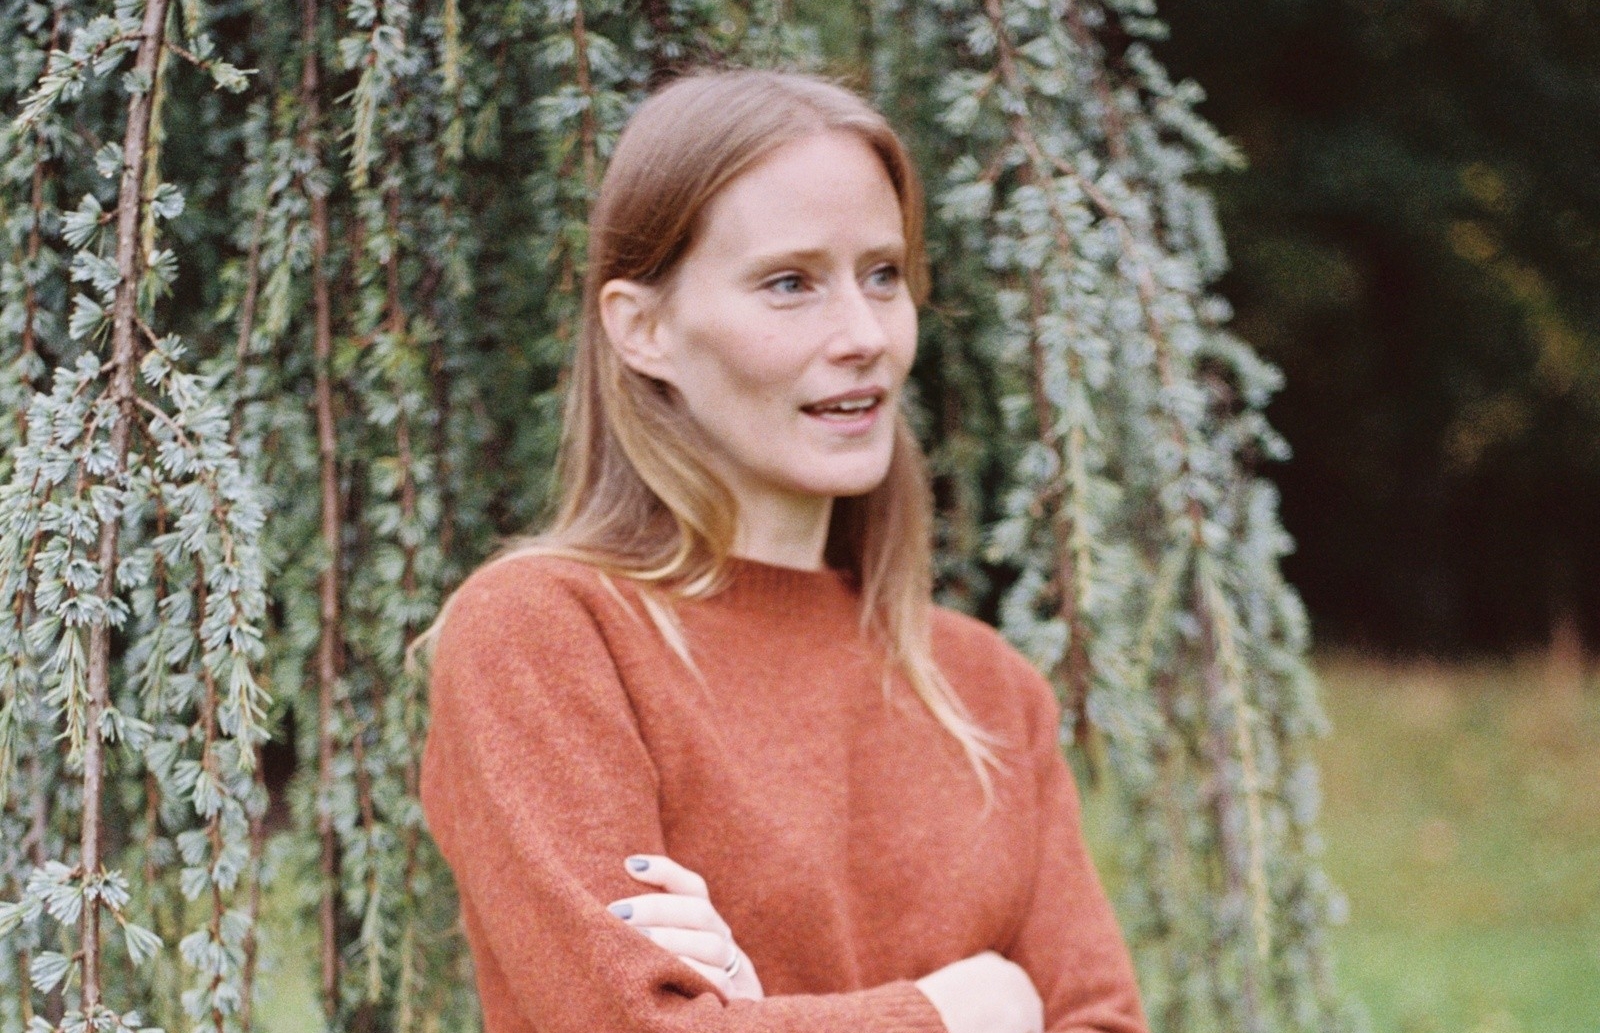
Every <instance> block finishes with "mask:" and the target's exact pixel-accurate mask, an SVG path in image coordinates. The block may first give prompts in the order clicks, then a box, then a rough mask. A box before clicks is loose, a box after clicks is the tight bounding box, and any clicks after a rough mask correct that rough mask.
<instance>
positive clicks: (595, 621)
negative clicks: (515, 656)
mask: <svg viewBox="0 0 1600 1033" xmlns="http://www.w3.org/2000/svg"><path fill="white" fill-rule="evenodd" d="M609 580H610V579H608V578H607V577H606V576H605V575H604V574H603V573H601V572H600V571H599V570H598V569H597V568H595V567H593V566H591V565H590V564H587V563H584V562H582V561H580V560H575V559H569V558H567V557H564V556H556V555H551V554H549V553H540V552H525V553H511V554H507V555H504V556H500V557H496V558H492V559H490V560H488V561H487V562H485V563H484V564H482V565H481V566H479V567H478V568H477V569H476V570H474V571H473V572H472V573H470V574H468V575H467V577H466V579H465V580H463V581H462V582H461V584H460V585H459V586H458V587H457V588H456V590H455V592H454V593H452V594H451V596H450V598H449V600H448V602H447V603H446V606H445V612H444V614H443V616H442V618H441V620H442V627H441V630H440V632H439V648H440V649H441V650H443V649H445V648H446V644H447V643H450V642H452V641H470V642H473V643H475V644H482V643H483V642H484V641H485V640H486V639H492V640H496V641H498V642H501V643H504V642H506V641H508V640H512V639H516V640H520V641H523V642H532V641H538V640H549V639H551V638H568V637H570V636H572V635H573V634H574V633H576V632H583V631H588V632H590V633H593V632H596V631H598V630H599V627H600V626H601V625H602V624H603V623H604V622H606V621H607V620H608V619H610V618H611V614H610V610H611V609H613V608H614V607H616V606H619V605H621V598H620V594H619V593H618V592H617V589H616V586H615V585H612V584H609Z"/></svg>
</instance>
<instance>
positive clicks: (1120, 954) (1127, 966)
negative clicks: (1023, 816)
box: [1007, 657, 1147, 1033]
mask: <svg viewBox="0 0 1600 1033" xmlns="http://www.w3.org/2000/svg"><path fill="white" fill-rule="evenodd" d="M1016 659H1017V660H1018V662H1019V664H1018V665H1019V666H1020V667H1022V668H1023V673H1022V675H1021V677H1022V678H1023V679H1024V681H1025V688H1026V689H1027V691H1028V692H1029V694H1030V695H1031V696H1032V700H1031V702H1032V704H1033V722H1032V742H1031V745H1030V757H1029V760H1030V763H1031V764H1032V766H1033V770H1034V772H1035V773H1036V776H1037V784H1038V797H1037V798H1038V807H1039V812H1038V813H1039V822H1040V829H1041V836H1040V843H1039V849H1040V853H1039V858H1038V861H1037V863H1036V865H1035V875H1034V884H1033V899H1032V903H1031V905H1030V906H1029V908H1028V910H1027V913H1026V915H1025V916H1024V918H1023V920H1022V924H1021V926H1020V929H1019V931H1018V934H1017V937H1016V939H1015V941H1014V942H1013V944H1012V947H1011V950H1009V951H1008V952H1007V954H1008V956H1009V957H1010V958H1011V960H1012V961H1015V962H1016V963H1017V964H1018V965H1020V966H1022V968H1023V970H1024V971H1026V972H1027V973H1028V975H1029V976H1030V977H1031V978H1032V979H1033V983H1034V986H1035V987H1036V988H1037V989H1038V991H1039V996H1040V997H1041V998H1043V1000H1044V1014H1045V1031H1046V1033H1089V1031H1095V1033H1147V1027H1146V1024H1145V1019H1144V1013H1143V1009H1142V1007H1141V1005H1140V1003H1139V990H1138V985H1137V983H1136V982H1135V980H1134V972H1133V962H1132V959H1131V958H1130V957H1129V954H1128V948H1127V945H1126V944H1125V943H1124V941H1123V938H1122V933H1121V931H1120V930H1119V929H1118V927H1117V920H1116V916H1115V914H1114V913H1113V912H1112V910H1111V903H1110V901H1109V900H1108V899H1107V897H1106V893H1105V890H1104V889H1103V888H1102V887H1101V884H1100V879H1099V876H1098V875H1097V874H1096V872H1095V869H1094V862H1093V861H1092V860H1091V859H1090V857H1089V851H1088V849H1087V847H1086V846H1085V844H1084V840H1083V831H1082V824H1081V817H1080V807H1079V802H1078V788H1077V785H1076V782H1075V780H1074V779H1073V776H1072V769H1071V768H1070V767H1068V766H1067V762H1066V758H1065V757H1063V756H1062V754H1061V741H1060V732H1059V729H1060V723H1061V708H1060V704H1059V703H1058V702H1057V701H1056V697H1055V692H1054V691H1053V690H1052V689H1051V687H1050V684H1049V682H1047V681H1046V680H1045V679H1044V678H1043V677H1042V676H1041V675H1039V673H1038V672H1037V671H1036V670H1034V668H1033V667H1032V666H1031V665H1028V664H1027V662H1026V661H1025V660H1022V659H1021V657H1017V658H1016Z"/></svg>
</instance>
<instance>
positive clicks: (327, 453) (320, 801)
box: [297, 0, 344, 1023]
mask: <svg viewBox="0 0 1600 1033" xmlns="http://www.w3.org/2000/svg"><path fill="white" fill-rule="evenodd" d="M300 11H301V33H300V40H301V45H302V46H303V47H304V48H305V49H304V54H303V57H302V61H303V64H302V65H301V77H300V92H299V98H298V99H299V108H300V134H299V139H298V141H297V144H298V149H299V151H300V152H301V154H303V155H304V156H305V159H306V161H307V164H308V171H307V172H305V173H303V174H302V175H301V177H300V183H301V190H302V191H303V192H304V193H305V195H306V198H307V201H308V203H309V205H310V210H311V219H310V226H311V273H310V275H311V308H312V331H311V332H312V353H313V367H314V370H315V374H314V376H315V396H314V397H315V401H314V405H315V407H316V428H317V431H316V437H317V456H318V468H319V470H320V478H319V481H318V487H319V498H320V499H321V504H322V518H321V545H322V563H323V567H322V571H321V573H320V575H319V577H318V582H317V598H318V613H317V618H318V628H319V632H318V638H317V654H316V682H317V707H316V714H317V766H316V767H317V793H316V798H317V806H316V810H317V837H318V840H319V842H320V844H321V860H320V869H319V870H320V874H321V893H320V897H319V899H320V904H319V907H318V918H319V924H318V928H319V931H320V935H321V948H320V950H321V954H320V956H321V961H322V967H321V992H322V1012H323V1016H324V1018H326V1019H327V1021H328V1022H330V1023H332V1022H334V1021H336V1020H337V1018H338V1014H339V854H338V851H339V841H338V833H337V831H336V830H335V828H334V822H333V804H332V801H331V799H329V797H330V795H331V793H332V785H333V766H334V727H333V722H334V713H333V711H334V700H335V696H336V694H337V693H338V689H339V674H340V666H341V652H342V648H343V647H342V645H341V638H342V635H341V620H342V616H341V609H342V601H341V598H340V569H341V566H342V556H343V543H342V541H341V536H342V532H343V522H344V516H343V506H342V499H341V496H340V492H339V469H338V461H339V447H338V430H337V424H336V422H335V417H334V411H333V409H334V406H333V369H332V365H333V302H332V298H331V295H330V291H329V282H328V280H329V272H328V238H329V232H330V230H329V215H328V196H327V191H328V184H327V183H326V182H324V181H323V179H322V178H321V173H322V169H323V165H322V144H321V135H322V132H323V127H322V98H321V93H322V73H321V64H320V59H319V56H318V50H319V48H320V46H321V42H322V37H321V26H320V25H319V23H318V10H317V0H301V5H300Z"/></svg>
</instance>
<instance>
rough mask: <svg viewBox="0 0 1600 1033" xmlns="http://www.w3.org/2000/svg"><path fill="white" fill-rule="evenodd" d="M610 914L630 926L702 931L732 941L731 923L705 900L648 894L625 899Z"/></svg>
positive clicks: (669, 894) (612, 903) (619, 901)
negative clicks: (729, 926)
mask: <svg viewBox="0 0 1600 1033" xmlns="http://www.w3.org/2000/svg"><path fill="white" fill-rule="evenodd" d="M607 907H608V909H609V910H610V912H611V913H612V914H614V915H616V916H617V917H618V918H620V919H622V920H623V921H624V922H627V923H628V924H629V925H638V926H646V925H656V926H670V927H672V928H675V929H700V930H703V931H704V932H708V933H716V934H717V935H719V936H724V937H728V938H730V939H731V938H732V936H733V931H732V930H731V929H729V928H728V923H726V922H724V921H723V920H722V916H721V915H719V914H717V909H716V908H714V907H712V906H711V901H709V900H706V899H705V898H704V897H686V896H684V895H682V894H680V893H644V894H641V895H639V896H637V897H624V898H622V899H621V900H615V901H612V902H611V903H610V904H609V905H607Z"/></svg>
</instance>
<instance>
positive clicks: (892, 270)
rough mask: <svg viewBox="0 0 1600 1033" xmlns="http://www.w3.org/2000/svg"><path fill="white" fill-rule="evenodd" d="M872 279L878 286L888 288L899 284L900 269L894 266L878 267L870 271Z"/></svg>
mask: <svg viewBox="0 0 1600 1033" xmlns="http://www.w3.org/2000/svg"><path fill="white" fill-rule="evenodd" d="M870 275H871V276H872V278H873V279H874V280H876V281H877V283H878V285H879V286H882V287H889V286H892V285H894V284H896V283H899V282H900V267H899V266H894V265H880V266H879V267H878V268H876V269H874V270H872V272H871V274H870Z"/></svg>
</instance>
